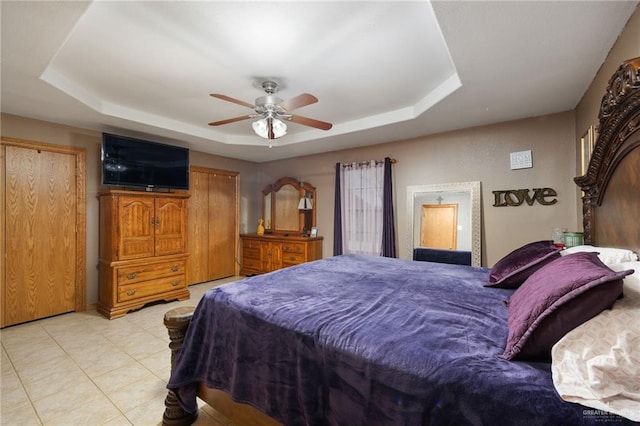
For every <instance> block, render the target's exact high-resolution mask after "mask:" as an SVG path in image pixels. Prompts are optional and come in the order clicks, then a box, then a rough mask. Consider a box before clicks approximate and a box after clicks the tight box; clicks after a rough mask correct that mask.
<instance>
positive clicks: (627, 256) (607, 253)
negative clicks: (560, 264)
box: [560, 245, 638, 266]
mask: <svg viewBox="0 0 640 426" xmlns="http://www.w3.org/2000/svg"><path fill="white" fill-rule="evenodd" d="M581 251H595V252H598V257H599V258H600V260H601V261H602V263H604V264H605V265H607V266H611V265H615V264H616V263H623V262H633V261H636V260H638V255H637V254H635V253H634V252H633V251H631V250H627V249H619V248H615V247H596V246H591V245H582V246H575V247H570V248H567V249H564V250H562V251H561V252H560V254H561V255H562V256H564V255H567V254H571V253H578V252H581Z"/></svg>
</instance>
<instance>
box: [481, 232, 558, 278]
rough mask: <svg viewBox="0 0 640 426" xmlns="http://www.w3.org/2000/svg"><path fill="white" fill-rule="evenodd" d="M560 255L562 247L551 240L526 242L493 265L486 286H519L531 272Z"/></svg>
mask: <svg viewBox="0 0 640 426" xmlns="http://www.w3.org/2000/svg"><path fill="white" fill-rule="evenodd" d="M558 257H560V249H559V248H558V247H556V246H554V245H553V241H551V240H545V241H536V242H534V243H529V244H526V245H524V246H522V247H520V248H518V249H516V250H514V251H512V252H511V253H509V254H508V255H506V256H505V257H503V258H502V259H500V260H499V261H498V263H496V264H495V265H493V268H491V274H490V275H489V282H488V283H486V284H485V286H486V287H496V288H518V287H519V286H520V284H522V283H523V282H524V280H526V279H527V278H529V276H530V275H531V274H533V273H534V272H535V271H537V270H538V269H540V268H541V267H543V266H544V265H546V264H547V263H549V262H551V261H552V260H554V259H557V258H558Z"/></svg>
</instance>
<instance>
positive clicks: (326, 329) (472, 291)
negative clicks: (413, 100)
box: [163, 58, 640, 425]
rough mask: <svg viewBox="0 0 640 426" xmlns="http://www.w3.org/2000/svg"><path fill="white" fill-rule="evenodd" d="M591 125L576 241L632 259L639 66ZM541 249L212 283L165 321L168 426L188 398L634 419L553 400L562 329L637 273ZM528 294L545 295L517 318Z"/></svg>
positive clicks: (328, 414) (342, 261) (469, 419)
mask: <svg viewBox="0 0 640 426" xmlns="http://www.w3.org/2000/svg"><path fill="white" fill-rule="evenodd" d="M599 119H600V124H599V130H600V132H599V136H598V140H597V143H596V146H595V150H594V153H593V157H592V160H591V163H590V165H589V168H588V171H587V173H586V175H585V176H582V177H579V178H576V183H577V184H578V185H579V187H580V188H581V189H582V190H583V194H584V195H583V216H584V231H585V234H584V238H585V244H587V245H591V246H595V245H596V244H597V245H598V246H602V247H615V248H616V249H619V250H623V249H624V250H625V252H626V253H630V254H631V255H632V256H635V254H637V253H638V252H640V221H638V220H637V214H638V212H639V211H640V196H639V195H638V194H639V193H640V180H639V179H640V178H639V173H638V170H640V149H638V148H639V147H640V131H638V127H639V126H640V58H637V59H634V60H630V61H627V62H625V63H623V64H622V65H621V66H620V68H619V69H618V70H617V72H616V74H615V75H614V76H613V77H612V78H611V80H610V83H609V86H608V88H607V92H606V94H605V96H604V98H603V102H602V107H601V111H600V116H599ZM630 218H634V219H633V220H631V219H630ZM548 243H550V242H545V241H539V242H534V243H531V244H528V245H526V246H523V247H521V248H519V249H517V250H514V252H512V253H510V254H509V255H507V256H505V258H503V259H502V260H501V261H500V262H498V263H497V264H496V265H495V266H494V267H492V268H491V269H488V268H480V267H473V266H467V265H451V264H444V263H432V262H414V261H409V260H400V259H388V258H382V257H380V258H379V257H368V256H356V255H347V256H335V257H333V258H328V259H322V260H319V261H315V262H310V263H307V264H303V265H298V266H295V267H290V268H287V269H282V270H278V271H275V272H272V273H269V274H265V275H260V276H255V277H250V278H246V279H243V280H241V281H238V282H235V283H230V284H226V285H223V286H220V287H217V288H215V289H212V290H210V291H209V292H207V293H206V295H205V296H204V297H203V299H202V300H201V302H200V303H199V305H198V307H197V308H196V310H195V312H193V311H192V310H191V309H188V308H179V309H178V310H172V311H170V312H168V313H167V315H165V325H166V326H167V328H168V330H169V335H170V338H171V343H170V347H171V349H172V366H173V370H172V375H171V379H170V381H169V384H168V388H169V393H168V396H167V398H166V401H165V405H166V409H165V413H164V416H163V423H164V424H167V425H177V424H190V423H192V422H194V421H195V420H196V418H197V414H198V408H197V403H196V396H198V397H200V398H201V399H203V400H204V401H206V402H207V403H208V404H210V405H212V406H213V407H215V408H216V410H218V411H219V412H221V413H222V414H224V415H225V416H227V417H229V418H230V419H232V420H233V421H234V423H235V424H251V425H260V424H263V425H275V424H287V425H297V424H308V425H316V424H317V425H324V424H331V425H334V424H335V425H373V424H375V425H384V424H389V425H429V424H434V425H435V424H438V425H441V424H455V425H463V424H469V425H482V424H510V425H511V424H523V425H551V424H554V425H555V424H563V425H574V424H575V425H583V424H607V423H611V424H617V425H625V424H635V423H634V421H633V420H632V418H634V417H633V416H634V415H635V414H636V413H632V414H633V415H632V416H621V415H618V414H614V413H612V412H609V411H606V410H600V409H598V408H593V407H594V406H593V405H591V406H589V405H582V404H581V403H580V404H579V403H575V402H568V401H565V400H563V399H562V398H561V397H560V396H559V394H558V391H557V390H556V388H555V387H554V377H553V374H552V363H551V362H550V359H549V356H550V353H551V351H552V347H554V348H557V347H558V346H557V345H559V344H561V343H562V342H563V341H564V340H563V339H565V337H566V336H568V335H569V334H570V333H569V330H571V333H573V330H574V329H578V328H579V327H581V326H582V325H581V324H584V323H591V321H588V320H589V319H592V318H600V316H601V315H600V314H601V313H602V312H605V311H609V310H611V309H609V308H611V307H612V306H614V303H618V301H619V300H624V299H625V298H624V297H623V283H624V282H626V280H628V278H629V277H630V276H632V274H633V270H629V269H625V268H624V267H623V268H619V270H615V271H614V270H612V269H610V268H609V267H608V265H604V264H603V260H602V258H601V254H599V252H587V251H585V252H578V253H567V254H566V255H565V253H560V252H558V250H557V249H556V248H553V247H554V246H553V244H548ZM531 259H534V260H531ZM603 265H604V266H603ZM568 270H571V271H575V275H579V276H580V279H581V280H582V281H581V284H580V286H579V287H578V285H576V284H575V283H574V282H573V281H574V278H571V279H569V278H567V281H568V282H567V283H566V286H568V287H567V288H568V289H569V290H566V289H563V293H559V294H555V293H554V294H543V295H542V297H540V295H539V294H536V291H538V292H539V291H551V290H548V287H550V286H546V285H539V283H540V282H544V280H545V279H546V280H547V281H548V280H549V277H554V283H555V277H558V276H559V275H563V276H568V275H571V274H565V273H564V272H563V271H568ZM587 270H588V271H589V273H588V274H587V272H584V271H587ZM598 274H600V275H598ZM557 281H563V280H562V279H558V280H557ZM569 281H570V282H569ZM554 286H555V284H554ZM551 287H553V286H551ZM540 289H543V290H540ZM552 290H553V291H555V288H554V289H552ZM565 290H566V291H565ZM568 294H570V295H571V297H568V296H567V295H568ZM536 297H538V298H540V300H542V299H544V300H551V298H555V299H553V300H554V301H553V304H548V305H545V306H541V307H540V306H536V309H538V308H540V313H538V314H536V315H531V314H530V313H527V312H525V311H523V309H524V308H527V309H529V308H528V305H527V303H528V302H527V301H528V300H530V299H532V298H536ZM545 303H548V302H545ZM560 306H561V307H562V309H560V308H559V307H560ZM615 306H617V305H615ZM565 308H566V309H565ZM613 310H615V309H613ZM613 310H612V311H613ZM585 311H589V313H588V316H589V317H588V318H587V319H586V320H585V319H584V318H578V317H577V316H580V315H585ZM523 312H524V313H525V314H524V315H520V314H522V313H523ZM578 314H579V315H578ZM527 321H528V322H527ZM522 324H524V326H523V325H522ZM549 336H553V338H551V337H549ZM638 338H639V339H640V336H639V337H638ZM636 342H637V341H636ZM638 371H639V372H640V370H638ZM631 374H635V373H634V372H632V373H631ZM632 379H633V377H632ZM627 410H628V408H627ZM622 414H625V413H624V412H623V413H622ZM637 414H639V415H640V413H637Z"/></svg>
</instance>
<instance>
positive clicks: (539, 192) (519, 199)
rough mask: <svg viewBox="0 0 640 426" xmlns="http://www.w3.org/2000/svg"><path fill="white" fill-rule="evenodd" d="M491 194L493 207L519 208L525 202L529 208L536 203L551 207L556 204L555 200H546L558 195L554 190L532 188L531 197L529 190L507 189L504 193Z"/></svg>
mask: <svg viewBox="0 0 640 426" xmlns="http://www.w3.org/2000/svg"><path fill="white" fill-rule="evenodd" d="M491 192H492V193H493V195H494V197H495V202H494V203H493V207H510V206H519V205H521V204H522V203H524V202H525V201H526V202H527V204H528V205H530V206H532V205H533V203H534V202H536V201H537V202H538V203H540V204H542V205H543V206H551V205H554V204H555V203H557V202H558V200H557V199H556V198H553V199H551V200H549V199H548V198H551V197H556V196H557V195H558V193H557V192H556V191H555V189H551V188H533V195H530V190H529V189H508V190H506V191H491Z"/></svg>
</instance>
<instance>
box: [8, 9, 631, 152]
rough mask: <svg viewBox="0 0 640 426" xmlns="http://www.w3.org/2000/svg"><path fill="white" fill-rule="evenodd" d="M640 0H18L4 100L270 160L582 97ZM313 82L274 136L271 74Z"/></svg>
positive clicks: (50, 116)
mask: <svg viewBox="0 0 640 426" xmlns="http://www.w3.org/2000/svg"><path fill="white" fill-rule="evenodd" d="M637 4H638V1H619V2H616V1H584V2H582V1H531V2H524V1H511V2H506V1H502V2H500V1H469V2H462V1H435V2H431V3H429V2H426V1H388V2H381V1H377V2H364V1H356V2H344V1H338V2H327V1H321V2H303V1H298V2H267V1H260V2H246V1H230V2H218V1H209V2H205V1H158V2H153V1H96V2H81V1H71V2H58V1H43V2H35V1H6V0H3V1H2V4H1V13H2V28H1V30H2V33H1V36H2V40H1V41H2V64H1V66H2V69H1V72H2V74H1V78H2V98H1V101H2V111H3V112H6V113H10V114H16V115H21V116H25V117H31V118H36V119H42V120H47V121H52V122H56V123H62V124H68V125H71V126H76V127H81V128H88V129H94V130H98V131H108V132H112V133H118V134H123V135H128V136H134V137H142V138H145V139H149V140H154V141H158V142H168V143H174V144H179V145H183V146H187V147H189V148H191V149H195V150H198V151H203V152H209V153H213V154H217V155H223V156H228V157H233V158H239V159H245V160H250V161H258V162H262V161H269V160H275V159H281V158H290V157H294V156H299V155H306V154H314V153H319V152H326V151H331V150H338V149H344V148H351V147H358V146H366V145H371V144H377V143H383V142H388V141H393V140H400V139H406V138H412V137H416V136H421V135H427V134H433V133H438V132H443V131H449V130H454V129H460V128H467V127H471V126H477V125H484V124H490V123H496V122H501V121H507V120H514V119H519V118H525V117H531V116H537V115H543V114H549V113H555V112H561V111H566V110H570V109H573V108H574V107H575V106H576V104H577V103H578V101H579V100H580V98H581V97H582V95H583V93H584V91H585V90H586V88H587V87H588V85H589V84H590V82H591V80H592V79H593V77H594V76H595V74H596V72H597V70H598V68H599V67H600V65H601V64H602V62H603V61H604V59H605V57H606V55H607V53H608V51H609V49H610V48H611V46H612V45H613V43H614V42H615V40H616V38H617V37H618V35H619V34H620V32H621V31H622V29H623V27H624V25H625V23H626V22H627V20H628V19H629V17H630V16H631V14H632V13H633V12H634V10H635V8H636V6H637ZM266 78H271V79H275V80H276V81H278V82H279V83H280V86H281V88H280V91H279V92H278V96H279V97H281V98H282V99H289V98H292V97H294V96H297V95H299V94H301V93H305V92H308V93H312V94H313V95H315V96H316V97H317V98H318V99H319V102H318V103H316V104H313V105H309V106H305V107H302V108H300V109H299V110H294V111H293V113H294V114H298V113H299V114H301V115H303V116H305V117H310V118H315V119H318V120H322V121H328V122H331V123H333V128H332V129H331V130H329V131H322V130H316V129H313V128H310V127H305V126H301V125H299V124H295V123H288V127H289V129H288V133H287V135H285V136H284V137H282V138H280V139H277V140H276V141H275V143H274V147H273V148H272V149H269V148H268V147H267V143H266V141H265V140H264V139H262V138H259V137H258V136H256V135H255V134H254V133H253V131H252V129H251V120H245V121H240V122H237V123H233V124H228V125H225V126H219V127H212V126H209V125H208V124H207V123H209V122H211V121H217V120H222V119H226V118H231V117H236V116H240V115H244V114H247V113H251V110H250V109H248V108H246V107H243V106H240V105H237V104H234V103H230V102H225V101H222V100H220V99H215V98H212V97H210V96H209V94H210V93H222V94H225V95H228V96H231V97H233V98H236V99H240V100H242V101H245V102H248V103H253V102H254V100H255V98H257V97H259V96H261V95H263V94H264V92H263V91H262V89H261V88H260V87H259V83H260V81H262V80H264V79H266Z"/></svg>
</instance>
